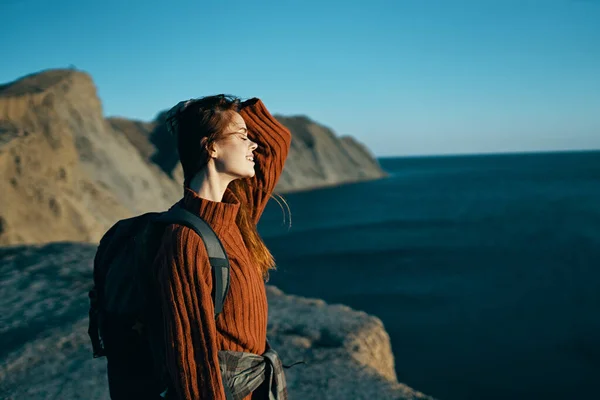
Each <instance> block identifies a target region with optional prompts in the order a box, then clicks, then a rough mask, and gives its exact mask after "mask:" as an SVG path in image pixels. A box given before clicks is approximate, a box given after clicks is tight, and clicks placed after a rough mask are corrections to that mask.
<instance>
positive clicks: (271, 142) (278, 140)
mask: <svg viewBox="0 0 600 400" xmlns="http://www.w3.org/2000/svg"><path fill="white" fill-rule="evenodd" d="M240 115H241V116H242V118H244V122H245V123H246V126H247V127H248V137H249V138H250V139H251V140H252V141H254V142H256V143H257V144H258V148H257V149H256V151H255V152H254V162H255V166H254V170H255V172H256V175H255V176H254V177H253V178H251V179H248V180H247V183H248V186H249V191H248V192H247V193H246V194H245V196H246V199H240V200H243V201H246V202H248V203H249V204H250V206H251V208H252V219H253V221H254V223H255V224H257V223H258V220H259V219H260V216H261V215H262V213H263V211H264V209H265V207H266V205H267V202H268V201H269V198H270V196H271V194H272V193H273V190H274V189H275V186H276V185H277V182H278V181H279V177H280V176H281V172H282V171H283V167H284V164H285V160H286V159H287V156H288V153H289V150H290V145H291V142H292V135H291V133H290V131H289V130H288V129H287V128H286V127H285V126H283V125H282V124H281V123H280V122H279V121H277V120H276V119H275V118H274V117H273V116H272V115H271V113H270V112H269V110H267V107H265V105H264V104H263V102H262V101H261V100H260V99H257V98H253V99H250V100H247V101H245V102H244V103H242V106H241V110H240Z"/></svg>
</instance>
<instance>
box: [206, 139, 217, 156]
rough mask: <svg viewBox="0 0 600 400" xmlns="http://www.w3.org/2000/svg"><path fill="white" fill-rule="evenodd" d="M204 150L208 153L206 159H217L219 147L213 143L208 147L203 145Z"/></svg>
mask: <svg viewBox="0 0 600 400" xmlns="http://www.w3.org/2000/svg"><path fill="white" fill-rule="evenodd" d="M204 148H205V149H206V152H207V153H208V158H217V156H218V155H219V150H218V148H219V146H218V145H217V144H216V143H214V142H213V143H211V144H209V145H205V146H204Z"/></svg>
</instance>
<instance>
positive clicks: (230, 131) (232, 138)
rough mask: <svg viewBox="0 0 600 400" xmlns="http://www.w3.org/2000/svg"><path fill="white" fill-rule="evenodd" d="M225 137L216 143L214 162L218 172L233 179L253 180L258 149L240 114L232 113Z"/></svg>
mask: <svg viewBox="0 0 600 400" xmlns="http://www.w3.org/2000/svg"><path fill="white" fill-rule="evenodd" d="M225 135H226V137H224V138H223V139H221V140H217V141H216V142H215V143H214V152H213V156H214V161H215V166H216V168H217V171H218V172H220V173H223V174H227V175H229V176H230V177H232V178H233V179H238V178H252V177H253V176H254V174H255V172H254V155H253V152H254V150H256V148H257V147H258V146H257V144H256V143H254V142H253V141H251V140H250V139H249V138H248V129H247V128H246V123H245V122H244V119H243V118H242V116H241V115H240V114H238V113H237V112H233V113H232V118H231V122H230V123H229V125H228V126H227V127H226V128H225Z"/></svg>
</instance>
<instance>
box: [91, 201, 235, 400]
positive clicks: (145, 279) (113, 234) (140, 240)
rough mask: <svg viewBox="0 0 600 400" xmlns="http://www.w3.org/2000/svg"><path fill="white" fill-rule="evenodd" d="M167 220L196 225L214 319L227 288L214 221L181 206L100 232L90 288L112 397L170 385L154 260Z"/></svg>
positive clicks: (98, 348) (96, 348) (97, 346)
mask: <svg viewBox="0 0 600 400" xmlns="http://www.w3.org/2000/svg"><path fill="white" fill-rule="evenodd" d="M169 224H179V225H184V226H187V227H189V228H191V229H193V230H194V231H195V232H196V233H197V234H198V235H199V236H200V237H201V238H202V239H203V242H204V245H205V246H206V250H207V252H208V256H209V261H210V264H211V266H212V273H213V282H214V285H213V293H212V294H213V300H214V305H215V318H216V317H217V316H218V315H219V313H220V312H221V311H222V309H223V302H224V300H225V297H226V296H227V292H228V290H229V260H228V258H227V254H226V253H225V250H224V248H223V245H222V243H221V242H220V240H219V239H218V237H217V236H216V234H215V233H214V231H213V230H212V229H211V228H210V226H209V225H208V224H207V223H206V222H205V221H203V220H202V219H201V218H199V217H198V216H196V215H194V214H192V213H190V212H188V211H187V210H184V209H183V208H181V207H180V206H179V205H175V206H173V207H172V208H171V209H169V210H168V211H166V212H161V213H158V212H152V213H146V214H143V215H139V216H136V217H133V218H129V219H124V220H120V221H118V222H117V223H116V224H115V225H113V226H112V227H111V228H110V229H109V230H108V231H107V232H106V233H105V235H104V236H103V237H102V239H101V240H100V244H99V246H98V249H97V251H96V256H95V258H94V286H93V288H92V289H91V290H90V292H89V299H90V311H89V328H88V334H89V336H90V340H91V342H92V348H93V356H94V358H98V357H106V359H107V373H108V385H109V391H110V396H111V399H113V400H118V399H138V398H139V399H142V398H144V399H152V398H156V399H160V394H161V393H162V392H164V390H165V389H166V388H167V387H168V379H167V378H166V373H165V367H164V358H163V357H164V356H163V353H164V337H163V331H162V328H163V325H162V313H161V308H160V307H161V306H160V303H159V300H158V297H159V296H158V292H157V287H156V280H155V271H153V269H152V268H151V267H152V264H153V261H154V258H155V256H156V252H157V251H158V248H159V245H160V240H161V238H162V235H163V233H164V231H165V227H166V226H167V225H169Z"/></svg>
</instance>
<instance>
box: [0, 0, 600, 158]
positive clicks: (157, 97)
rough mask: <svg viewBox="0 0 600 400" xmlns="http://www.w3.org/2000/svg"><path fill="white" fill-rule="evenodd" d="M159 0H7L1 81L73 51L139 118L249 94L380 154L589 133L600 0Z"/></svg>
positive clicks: (593, 130) (107, 105) (67, 60)
mask: <svg viewBox="0 0 600 400" xmlns="http://www.w3.org/2000/svg"><path fill="white" fill-rule="evenodd" d="M169 3H171V2H169ZM169 3H167V2H158V1H152V0H149V1H143V2H142V1H133V0H132V1H125V0H123V1H122V2H117V1H112V0H111V1H103V2H86V1H58V0H57V1H50V0H4V1H3V5H2V7H1V9H2V12H1V14H2V24H1V25H0V45H1V48H2V57H3V61H2V62H1V63H0V82H3V83H5V82H8V81H12V80H14V79H16V78H18V77H20V76H23V75H25V74H29V73H32V72H35V71H38V70H42V69H46V68H60V67H68V66H69V65H74V66H75V67H76V68H78V69H82V70H85V71H86V72H88V73H90V74H91V75H92V77H93V79H94V81H95V83H96V85H97V87H98V93H99V95H100V97H101V99H102V102H103V106H104V113H105V115H106V116H113V115H120V116H125V117H129V118H134V119H141V120H151V119H152V118H154V116H155V115H156V114H157V113H158V112H159V111H161V110H164V109H166V108H169V107H171V106H172V105H173V104H175V103H176V102H178V101H179V100H182V99H187V98H191V97H200V96H203V95H208V94H216V93H229V94H234V95H238V96H241V97H245V98H246V97H253V96H257V97H260V98H262V99H263V100H264V101H265V103H266V104H267V106H268V107H269V109H270V110H271V111H272V112H273V113H280V114H284V115H296V114H304V115H307V116H309V117H310V118H312V119H314V120H315V121H317V122H319V123H322V124H324V125H327V126H329V127H331V128H332V129H333V130H334V131H335V132H336V133H337V134H339V135H351V136H354V137H356V138H357V139H358V140H360V141H361V142H363V143H365V144H366V145H367V146H368V147H369V148H370V149H371V150H372V151H373V152H374V153H375V154H376V155H378V156H389V155H417V154H448V153H451V154H452V153H453V154H456V153H489V152H505V151H538V150H541V151H546V150H570V149H600V0H538V1H533V0H478V1H474V0H471V1H467V0H460V1H459V0H456V1H453V0H438V1H433V0H414V1H412V0H411V1H409V0H406V1H402V0H388V1H381V0H360V1H358V0H357V1H345V2H337V1H329V2H328V1H322V2H320V1H312V0H304V1H286V0H279V1H243V2H241V1H225V2H205V1H200V0H196V1H173V2H172V3H171V4H172V5H168V4H169Z"/></svg>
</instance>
